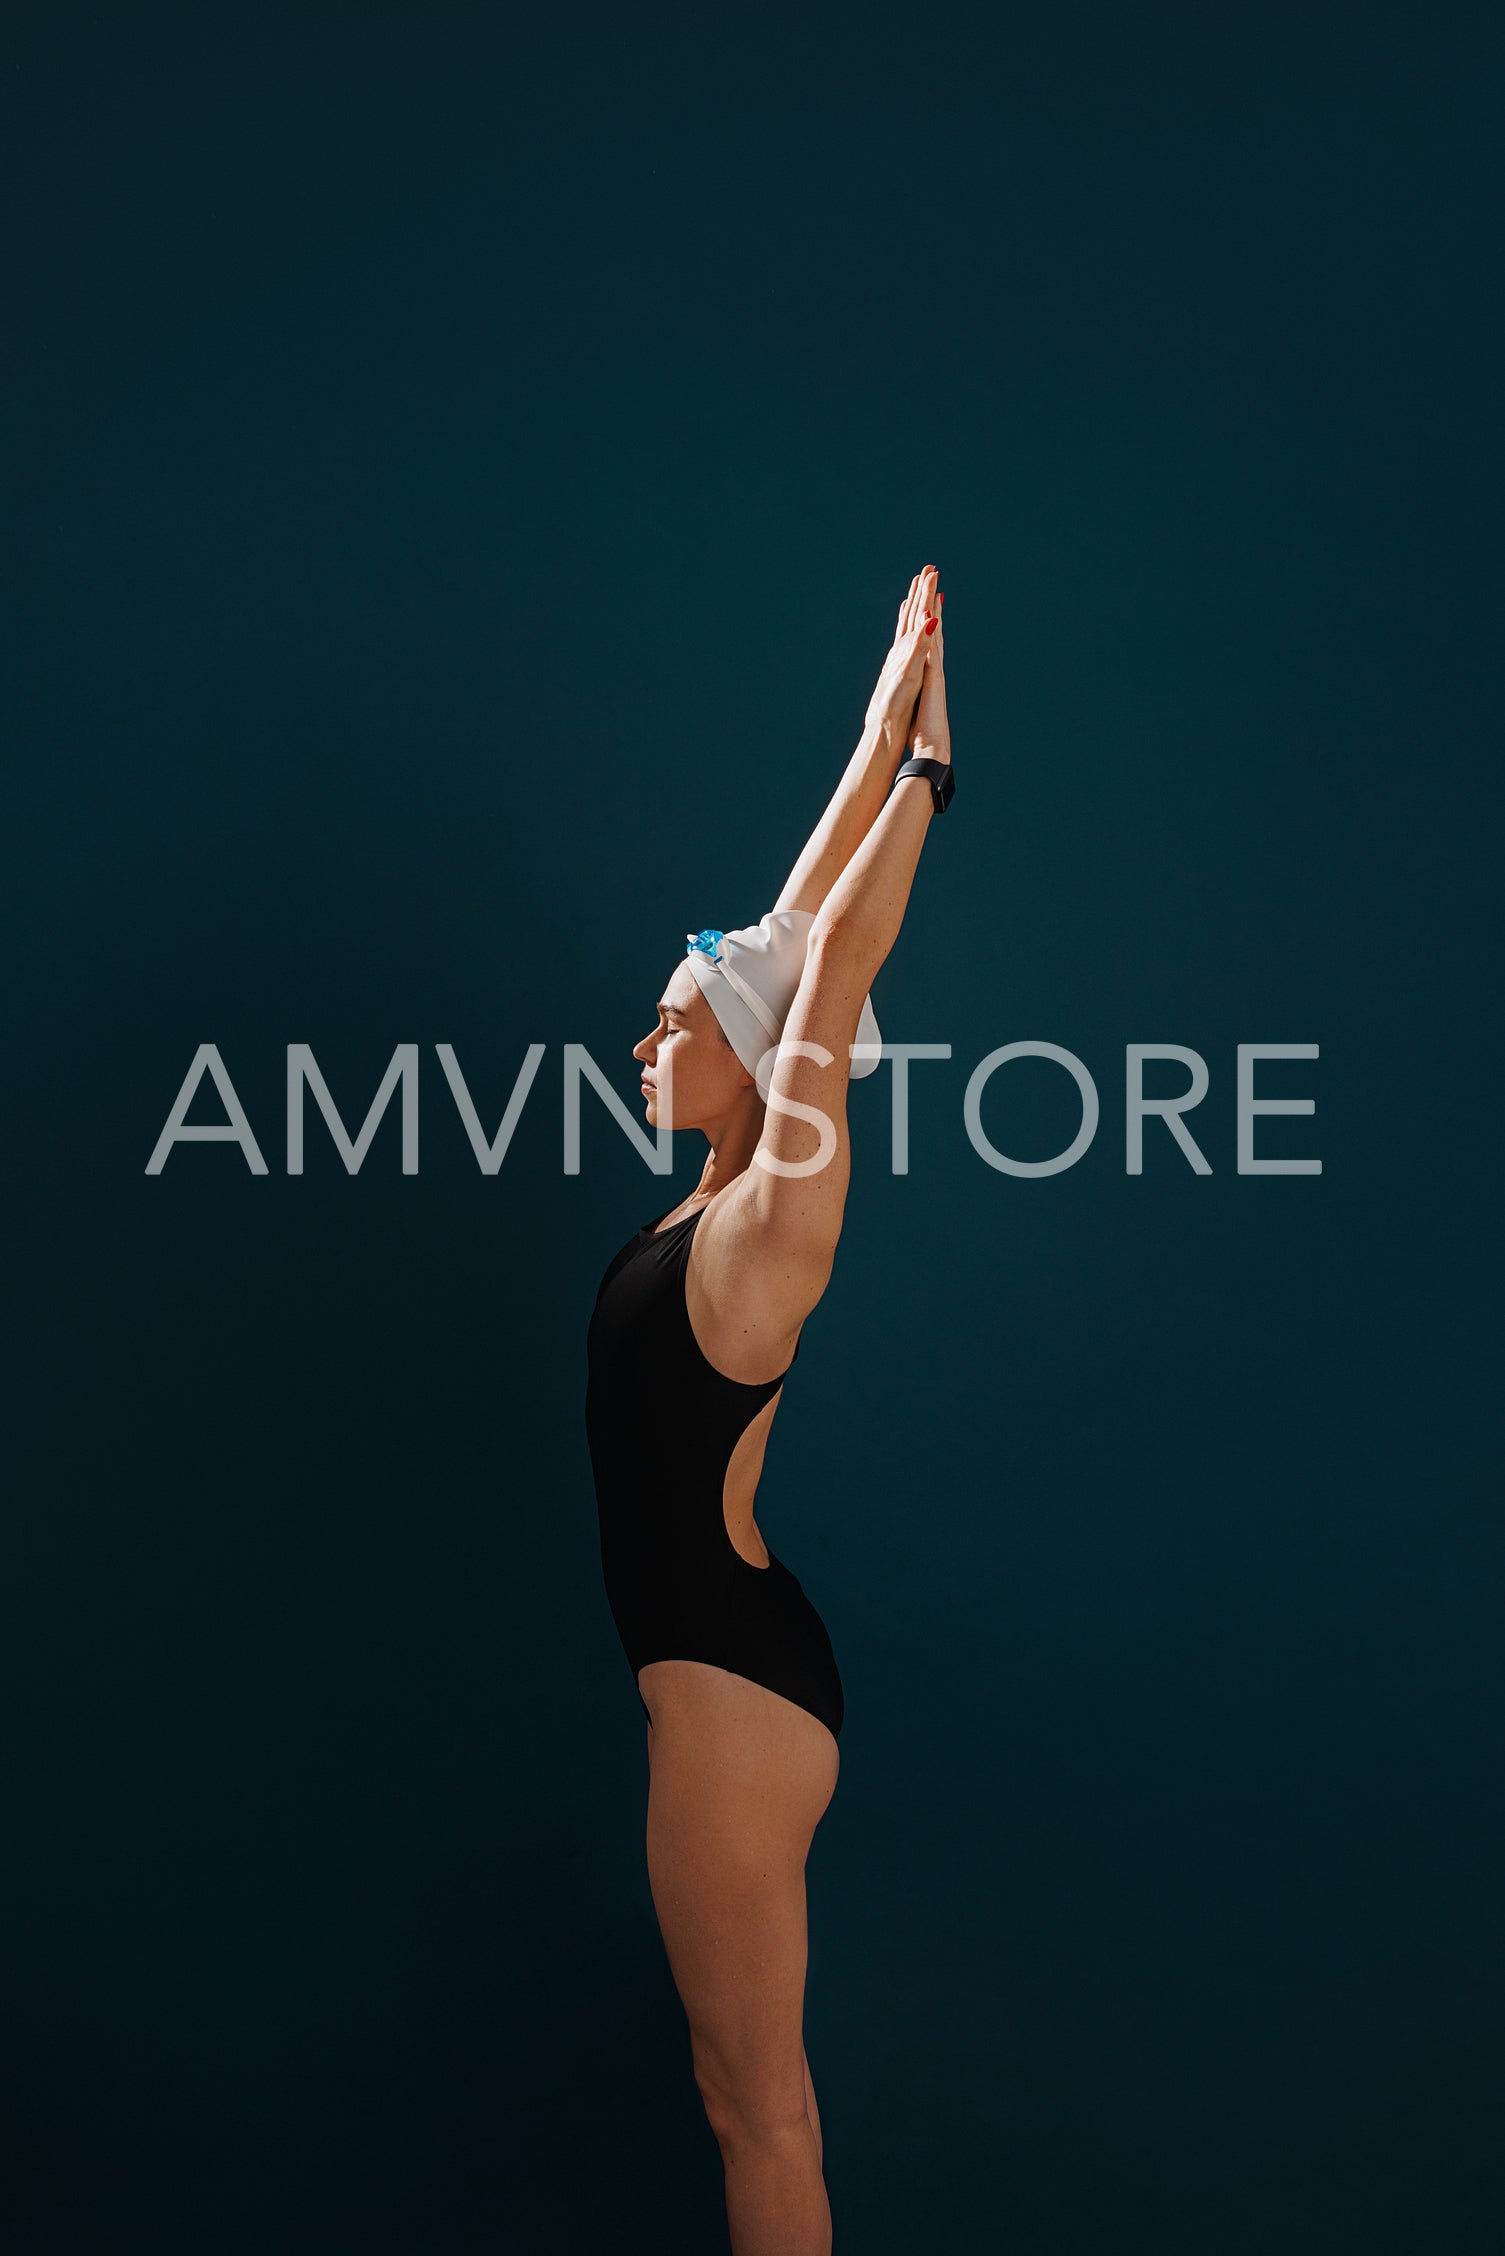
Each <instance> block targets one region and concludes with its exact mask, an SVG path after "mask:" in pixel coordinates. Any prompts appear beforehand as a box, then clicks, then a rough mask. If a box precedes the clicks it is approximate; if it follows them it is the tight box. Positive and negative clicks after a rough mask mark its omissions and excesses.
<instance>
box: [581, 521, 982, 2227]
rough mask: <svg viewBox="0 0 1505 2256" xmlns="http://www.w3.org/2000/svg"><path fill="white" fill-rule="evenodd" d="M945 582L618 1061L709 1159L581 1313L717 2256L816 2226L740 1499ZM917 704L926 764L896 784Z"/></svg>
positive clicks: (783, 1335)
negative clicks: (765, 873)
mask: <svg viewBox="0 0 1505 2256" xmlns="http://www.w3.org/2000/svg"><path fill="white" fill-rule="evenodd" d="M943 602H944V597H942V596H941V595H940V594H939V593H938V592H937V588H936V572H935V567H934V566H933V565H927V566H926V567H925V569H924V571H922V572H921V573H919V574H918V576H917V577H916V578H915V579H914V580H913V581H912V582H911V584H910V589H909V593H908V595H907V596H906V598H905V600H904V602H903V604H902V605H901V606H900V609H899V621H898V629H897V632H896V634H895V638H894V644H893V648H892V649H891V651H890V652H889V655H888V658H887V660H886V661H885V664H884V667H883V671H882V673H881V675H880V677H879V681H878V686H877V688H876V690H875V691H874V693H873V696H872V699H871V701H870V703H869V706H868V711H867V718H866V723H865V726H864V729H863V734H862V740H861V742H860V743H859V745H858V747H857V750H856V751H855V753H854V754H853V755H852V758H851V760H850V762H849V763H848V765H847V769H846V773H845V774H844V776H843V777H842V780H841V783H840V785H839V786H838V788H837V791H836V795H835V797H834V798H833V799H832V801H831V803H830V806H829V807H828V808H827V810H826V813H825V815H824V817H823V819H822V821H821V823H820V825H819V827H818V828H817V830H816V831H815V833H814V835H813V836H812V838H811V839H810V842H809V844H808V845H807V846H806V848H805V850H804V852H803V853H802V854H801V856H800V858H799V860H798V862H797V863H796V864H795V867H794V870H793V873H792V874H791V876H790V879H789V882H788V884H787V885H786V886H785V887H784V889H783V891H782V892H781V893H780V895H779V898H778V902H777V904H776V906H775V907H774V908H773V909H772V910H770V912H769V913H768V915H767V916H765V917H764V918H763V920H762V923H761V924H760V925H758V926H755V927H751V928H748V929H745V930H743V931H741V932H737V933H730V934H727V933H722V932H719V931H717V930H715V929H714V928H707V929H706V930H705V931H702V932H699V933H692V934H690V935H689V936H688V941H689V945H688V947H687V951H686V954H685V955H684V956H683V957H682V958H681V959H680V962H679V964H678V965H677V966H676V968H675V971H674V974H673V977H672V978H671V979H670V981H669V983H668V986H667V988H666V989H665V991H664V994H663V996H662V997H661V999H660V1001H659V1003H658V1005H657V1009H658V1024H657V1025H656V1027H655V1028H654V1030H653V1032H652V1033H651V1034H649V1035H647V1036H646V1037H645V1038H644V1040H643V1041H641V1042H639V1043H638V1044H637V1046H636V1048H635V1049H634V1051H633V1053H632V1054H633V1056H634V1057H635V1058H639V1059H641V1060H642V1063H643V1069H644V1071H643V1092H644V1096H645V1098H646V1101H647V1117H648V1122H649V1124H650V1126H652V1127H654V1128H655V1129H657V1128H660V1127H670V1128H675V1129H693V1130H697V1131H698V1132H699V1133H700V1134H702V1135H703V1136H705V1138H706V1139H707V1141H708V1143H709V1145H710V1155H709V1157H708V1159H707V1160H706V1164H705V1169H704V1172H703V1174H702V1176H701V1180H700V1183H699V1186H698V1188H697V1189H696V1190H695V1191H693V1192H692V1193H691V1195H690V1196H689V1198H687V1199H683V1200H681V1202H680V1203H679V1205H678V1206H676V1207H671V1208H670V1209H669V1210H668V1212H667V1213H665V1214H662V1215H659V1216H657V1217H655V1219H654V1221H652V1222H650V1223H647V1224H645V1225H644V1226H643V1228H642V1229H641V1230H639V1231H638V1232H637V1234H636V1236H635V1237H634V1238H632V1239H631V1240H630V1241H629V1243H628V1244H627V1245H625V1246H624V1247H622V1249H621V1251H620V1252H619V1253H618V1254H617V1255H616V1256H615V1258H614V1259H613V1261H612V1262H611V1264H610V1265H609V1267H608V1269H607V1271H606V1274H605V1276H604V1277H603V1278H602V1280H601V1286H600V1290H599V1292H598V1294H597V1298H596V1305H595V1310H594V1312H593V1314H592V1317H591V1324H590V1335H589V1361H590V1376H589V1382H588V1388H587V1400H586V1423H587V1432H588V1435H589V1441H590V1449H591V1459H592V1466H593V1470H594V1474H595V1483H596V1497H597V1504H598V1507H599V1512H600V1527H601V1557H602V1566H603V1570H604V1573H605V1579H606V1589H607V1595H608V1597H609V1599H610V1602H611V1607H612V1612H613V1615H614V1618H615V1620H616V1623H617V1627H618V1629H619V1631H620V1633H621V1637H622V1643H623V1647H624V1649H625V1651H626V1654H627V1658H628V1662H629V1665H630V1666H631V1668H632V1670H633V1674H634V1676H635V1678H636V1680H637V1686H638V1694H639V1697H640V1699H641V1701H642V1705H643V1712H644V1714H645V1715H646V1717H647V1719H648V1768H649V1786H648V1872H649V1880H650V1884H651V1887H652V1891H653V1901H654V1907H655V1909H656V1911H657V1914H658V1920H659V1925H660V1928H661V1931H662V1934H663V1939H664V1945H665V1949H666V1951H667V1953H668V1957H669V1964H670V1967H671V1970H672V1972H673V1975H674V1980H675V1984H676V1986H677V1988H678V1990H679V1994H680V1997H681V1999H682V2000H683V2003H684V2007H685V2012H686V2014H687V2016H688V2018H689V2024H690V2037H691V2045H692V2052H693V2059H694V2068H695V2077H696V2081H697V2083H698V2084H699V2087H700V2091H701V2095H702V2098H703V2100H704V2103H705V2110H706V2114H707V2117H708V2119H709V2121H710V2124H711V2128H712V2129H713V2131H714V2132H715V2134H716V2138H717V2141H718V2143H719V2145H720V2148H721V2154H722V2160H723V2163H724V2166H725V2172H726V2205H727V2217H728V2220H729V2223H730V2227H731V2242H732V2249H733V2256H825V2252H826V2251H828V2250H829V2249H830V2246H831V2213H830V2208H829V2206H828V2204H827V2200H826V2189H825V2182H824V2178H823V2176H822V2158H821V2134H820V2116H819V2114H818V2113H817V2111H816V2105H815V2092H814V2088H813V2086H812V2084H811V2081H810V2067H809V2063H808V2061H807V2060H806V2058H805V2049H804V2041H803V2035H802V2021H803V2009H804V1989H805V1961H806V1930H805V1858H806V1854H807V1852H808V1850H809V1847H810V1842H811V1840H812V1838H813V1836H814V1833H815V1828H816V1826H817V1825H818V1823H819V1822H820V1819H821V1817H822V1815H823V1814H824V1812H825V1810H826V1807H827V1805H828V1803H829V1802H830V1799H831V1795H832V1793H833V1791H834V1789H835V1785H836V1772H837V1749H836V1743H837V1735H838V1733H839V1732H840V1729H841V1721H842V1689H841V1679H840V1676H839V1674H838V1673H837V1668H836V1662H835V1658H834V1656H833V1654H832V1651H831V1645H830V1640H829V1638H828V1637H827V1635H826V1632H825V1628H824V1626H823V1624H822V1622H821V1619H820V1616H819V1614H817V1613H816V1611H815V1609H814V1607H813V1606H812V1605H811V1604H810V1601H809V1600H808V1598H806V1596H805V1594H804V1591H803V1589H802V1587H801V1585H800V1583H799V1581H798V1580H797V1578H796V1577H795V1576H794V1575H793V1574H791V1573H790V1571H789V1569H788V1568H787V1567H785V1566H784V1564H783V1562H782V1561H781V1560H780V1559H778V1558H776V1557H775V1555H774V1554H773V1553H772V1552H771V1551H770V1550H769V1548H768V1546H767V1544H766V1543H765V1542H764V1540H763V1536H762V1533H761V1531H760V1529H759V1528H758V1526H757V1523H756V1521H755V1519H754V1517H753V1500H754V1496H755V1494H756V1491H757V1486H758V1475H759V1472H760V1469H761V1467H762V1462H763V1452H764V1448H765V1446H766V1444H767V1440H768V1431H769V1427H770V1425H771V1423H772V1420H773V1417H774V1413H775V1410H776V1408H777V1404H778V1399H779V1393H780V1389H781V1387H782V1384H783V1380H784V1378H785V1376H786V1374H787V1372H788V1368H789V1366H790V1364H791V1363H792V1362H793V1360H794V1357H795V1355H796V1354H797V1353H798V1347H799V1335H800V1328H801V1326H802V1325H803V1323H804V1321H805V1318H806V1317H807V1316H808V1315H809V1313H810V1311H811V1309H812V1308H813V1307H814V1306H815V1304H816V1302H817V1301H818V1300H819V1299H820V1296H821V1294H822V1293H823V1292H824V1290H825V1288H826V1284H827V1282H828V1281H829V1279H830V1276H831V1270H832V1264H833V1261H834V1259H835V1253H836V1241H837V1239H838V1237H839V1236H840V1234H841V1218H842V1208H843V1205H844V1202H845V1199H846V1190H847V1181H848V1176H849V1172H850V1166H849V1153H848V1136H847V1121H846V1089H847V1081H848V1078H849V1077H850V1076H851V1075H852V1074H860V1073H862V1072H864V1071H871V1070H872V1069H873V1068H874V1067H876V1065H877V1063H878V1051H877V1027H876V1024H875V1022H874V1020H873V1016H872V1006H871V1003H870V1002H869V1001H868V999H867V997H868V988H869V986H870V984H871V982H872V979H873V976H874V974H875V973H876V971H877V969H878V967H879V965H880V964H881V963H882V962H883V960H884V958H885V957H886V956H887V954H888V952H889V950H890V948H892V946H893V944H894V942H895V940H896V939H897V937H898V933H899V926H900V923H901V922H902V920H903V916H904V908H905V904H906V902H907V901H908V898H909V888H910V884H911V882H912V880H913V877H914V873H915V867H916V864H917V863H918V861H919V858H920V848H921V846H922V845H923V843H924V839H925V833H926V830H927V829H928V827H929V824H930V820H931V816H932V814H933V812H934V811H935V810H936V807H937V806H938V805H939V806H940V807H941V808H942V809H944V805H945V799H946V796H949V787H950V775H949V770H950V761H951V742H950V735H949V731H948V729H947V723H946V684H945V674H944V648H943V643H944V636H943V632H942V629H941V622H940V614H941V606H942V603H943ZM911 726H912V730H913V743H914V754H915V757H916V758H918V759H921V760H924V761H928V762H930V763H932V765H931V767H930V768H929V770H928V771H924V770H921V771H917V772H915V773H913V774H905V775H904V776H903V777H902V779H900V780H897V781H896V778H898V777H899V770H900V767H901V763H904V762H905V752H906V746H907V744H908V741H909V738H910V733H911ZM943 784H944V785H945V786H946V789H945V791H944V792H943V791H942V789H941V786H942V785H943ZM854 1046H855V1047H856V1049H857V1054H856V1055H855V1056H854V1055H853V1049H854ZM842 1509H843V1512H844V1513H847V1507H846V1504H845V1502H843V1504H842ZM847 1517H848V1519H850V1514H849V1513H847Z"/></svg>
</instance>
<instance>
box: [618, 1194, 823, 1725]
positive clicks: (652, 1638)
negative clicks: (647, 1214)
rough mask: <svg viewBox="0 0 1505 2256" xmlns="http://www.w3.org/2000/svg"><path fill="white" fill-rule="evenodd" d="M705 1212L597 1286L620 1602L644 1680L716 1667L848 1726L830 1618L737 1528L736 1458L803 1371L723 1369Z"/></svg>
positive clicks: (628, 1252)
mask: <svg viewBox="0 0 1505 2256" xmlns="http://www.w3.org/2000/svg"><path fill="white" fill-rule="evenodd" d="M665 1211H666V1212H672V1211H673V1210H672V1208H669V1209H666V1210H665ZM704 1212H705V1208H704V1207H701V1208H699V1209H698V1210H697V1211H696V1212H695V1213H693V1214H687V1215H685V1216H683V1218H682V1219H681V1220H680V1221H678V1222H674V1223H671V1224H670V1226H669V1228H668V1229H667V1230H657V1229H656V1227H655V1223H656V1222H661V1221H662V1220H663V1216H662V1215H659V1216H656V1217H655V1222H648V1223H645V1224H644V1225H643V1227H642V1229H641V1230H639V1231H638V1233H637V1235H636V1236H635V1237H634V1238H632V1239H630V1240H629V1242H628V1243H627V1244H626V1245H625V1246H623V1248H622V1250H621V1252H620V1253H618V1254H616V1255H615V1256H614V1258H613V1259H612V1261H611V1263H610V1265H609V1266H608V1268H607V1271H606V1274H605V1276H604V1277H603V1278H602V1279H601V1283H600V1286H599V1288H598V1290H597V1293H596V1304H595V1307H594V1309H593V1311H592V1313H591V1320H590V1329H589V1332H588V1334H587V1357H588V1362H589V1376H588V1379H587V1383H586V1408H585V1423H586V1433H587V1437H588V1439H589V1443H590V1453H591V1466H592V1470H593V1472H594V1474H595V1483H596V1508H597V1513H598V1516H599V1520H600V1531H601V1568H602V1573H603V1575H604V1577H605V1581H606V1596H607V1600H608V1603H609V1604H610V1606H611V1611H612V1617H613V1619H614V1620H615V1622H616V1625H617V1631H618V1634H619V1636H620V1637H621V1640H622V1647H623V1650H624V1651H625V1653H626V1655H627V1661H628V1666H629V1667H630V1668H631V1670H632V1675H633V1681H634V1683H636V1681H637V1676H638V1672H639V1670H640V1669H644V1668H646V1667H647V1666H648V1663H649V1662H650V1661H671V1660H677V1661H708V1662H710V1663H711V1665H712V1666H713V1667H715V1668H721V1669H728V1670H730V1671H731V1673H732V1674H733V1675H734V1676H745V1677H749V1678H751V1680H752V1682H753V1683H754V1684H762V1685H766V1687H767V1688H768V1690H769V1691H770V1692H778V1693H780V1694H782V1696H783V1697H784V1698H785V1699H786V1700H792V1701H793V1702H794V1703H795V1705H796V1706H797V1707H801V1708H806V1709H808V1711H809V1712H810V1714H811V1715H813V1716H818V1717H819V1718H820V1720H821V1722H822V1723H823V1724H825V1725H826V1727H827V1729H828V1730H829V1731H831V1732H832V1733H833V1734H839V1733H840V1730H841V1720H842V1690H841V1677H840V1675H839V1674H838V1672H837V1667H836V1656H835V1654H834V1653H833V1652H832V1650H831V1640H830V1638H829V1637H828V1636H827V1635H826V1625H825V1623H824V1622H823V1621H822V1620H821V1618H820V1615H819V1614H818V1613H817V1612H816V1610H815V1608H814V1607H813V1606H812V1605H811V1603H810V1601H809V1599H808V1598H807V1597H806V1596H805V1593H804V1589H803V1587H802V1585H801V1584H800V1582H799V1580H798V1578H797V1577H796V1576H795V1575H793V1574H791V1573H790V1571H789V1569H788V1568H787V1567H786V1566H785V1565H784V1563H783V1561H782V1560H780V1559H777V1558H775V1557H774V1555H773V1553H772V1551H771V1550H770V1552H769V1563H768V1565H767V1566H766V1567H755V1566H754V1565H753V1564H752V1562H751V1560H748V1559H744V1558H743V1556H742V1554H741V1552H740V1551H739V1550H738V1549H737V1547H736V1545H735V1544H734V1543H733V1542H732V1539H731V1537H730V1535H729V1534H728V1533H727V1527H726V1518H725V1514H724V1511H723V1508H722V1496H723V1492H724V1488H725V1483H726V1470H727V1467H728V1465H729V1464H730V1463H731V1459H732V1452H733V1450H734V1449H735V1448H736V1446H737V1443H738V1441H739V1440H740V1438H741V1436H742V1435H743V1434H744V1433H745V1432H746V1430H747V1428H748V1426H749V1425H750V1424H751V1423H752V1421H753V1419H754V1418H755V1417H756V1416H757V1414H758V1412H759V1411H760V1410H761V1409H762V1408H763V1405H764V1404H765V1403H766V1402H769V1401H771V1400H772V1398H773V1397H774V1395H776V1394H777V1393H778V1391H779V1388H780V1387H781V1386H782V1385H783V1383H784V1379H785V1378H787V1377H788V1375H789V1374H788V1370H786V1371H785V1372H783V1373H782V1374H781V1375H780V1376H779V1377H778V1378H776V1379H765V1380H762V1381H760V1382H758V1383H757V1384H752V1385H749V1384H747V1383H746V1382H744V1381H743V1380H741V1379H729V1378H727V1377H726V1375H725V1373H724V1372H721V1371H718V1370H716V1368H715V1367H714V1365H712V1364H711V1363H709V1362H707V1360H706V1357H705V1355H704V1353H703V1351H702V1349H701V1346H700V1342H699V1341H698V1340H697V1339H696V1337H695V1334H694V1331H693V1330H692V1328H691V1325H690V1314H689V1310H688V1308H687V1307H686V1305H685V1272H686V1269H687V1267H688V1265H689V1259H690V1244H691V1240H692V1239H693V1237H694V1234H695V1231H694V1225H695V1224H696V1223H697V1222H698V1221H699V1220H700V1216H701V1215H702V1214H703V1213H704ZM794 1353H795V1356H797V1355H798V1354H799V1345H798V1343H797V1342H796V1345H795V1351H794ZM793 1364H794V1359H793V1357H791V1359H790V1364H789V1369H791V1370H792V1369H793ZM655 1431H656V1432H657V1433H658V1434H659V1435H660V1436H661V1437H662V1438H661V1439H660V1440H659V1441H658V1443H657V1444H656V1445H654V1444H652V1443H651V1442H650V1439H649V1437H650V1434H652V1433H654V1432H655ZM638 1697H639V1699H640V1700H642V1692H641V1689H640V1690H639V1693H638ZM643 1713H644V1714H645V1715H647V1714H648V1705H647V1702H646V1701H643ZM649 1720H650V1721H651V1720H652V1718H651V1717H650V1718H649Z"/></svg>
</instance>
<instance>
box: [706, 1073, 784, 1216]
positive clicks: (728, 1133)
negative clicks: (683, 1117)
mask: <svg viewBox="0 0 1505 2256" xmlns="http://www.w3.org/2000/svg"><path fill="white" fill-rule="evenodd" d="M766 1111H767V1107H766V1106H765V1105H764V1103H763V1100H762V1098H761V1097H760V1096H759V1095H758V1092H757V1090H756V1089H755V1088H748V1089H747V1090H746V1091H745V1092H744V1094H743V1099H742V1101H741V1102H740V1103H739V1104H737V1105H736V1106H734V1107H733V1109H732V1111H730V1112H729V1113H728V1114H727V1116H726V1118H725V1119H724V1120H720V1121H718V1122H717V1123H716V1125H715V1126H714V1127H713V1128H708V1129H707V1130H706V1140H707V1142H708V1143H709V1144H710V1147H711V1150H710V1156H709V1157H708V1159H707V1160H706V1163H705V1167H704V1170H703V1171H702V1173H701V1177H700V1181H699V1182H698V1183H697V1184H696V1186H695V1188H694V1190H693V1191H692V1192H691V1193H690V1196H691V1197H692V1198H697V1199H699V1198H710V1197H712V1196H713V1195H714V1194H715V1193H716V1192H717V1191H722V1190H725V1188H726V1186H727V1184H728V1183H734V1182H735V1181H736V1179H737V1177H738V1176H739V1175H742V1174H745V1173H746V1171H747V1169H748V1168H749V1167H750V1166H751V1165H752V1155H753V1153H754V1152H755V1151H756V1150H757V1148H758V1139H759V1137H760V1136H761V1135H762V1133H763V1120H764V1116H765V1113H766Z"/></svg>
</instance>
